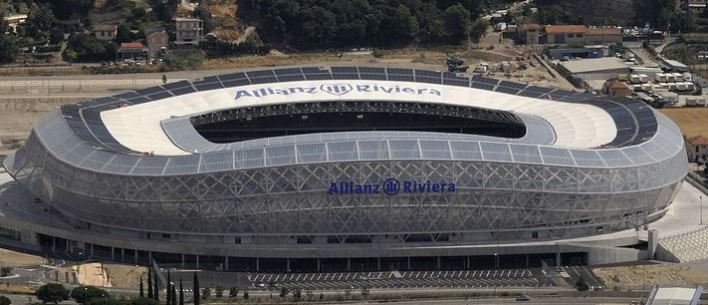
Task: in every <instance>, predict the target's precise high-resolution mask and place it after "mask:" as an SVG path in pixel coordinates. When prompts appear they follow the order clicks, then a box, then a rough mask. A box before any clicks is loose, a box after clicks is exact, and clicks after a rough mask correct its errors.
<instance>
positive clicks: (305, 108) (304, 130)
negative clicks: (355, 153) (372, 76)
mask: <svg viewBox="0 0 708 305" xmlns="http://www.w3.org/2000/svg"><path fill="white" fill-rule="evenodd" d="M191 122H192V124H193V125H194V127H195V129H196V130H197V132H198V133H199V134H200V135H201V136H202V137H204V138H205V139H207V140H209V141H211V142H214V143H231V142H239V141H247V140H255V139H260V138H269V137H278V136H291V135H301V134H313V133H328V132H346V131H418V132H440V133H459V134H475V135H484V136H494V137H505V138H520V137H523V136H524V135H525V134H526V127H525V126H524V123H523V121H522V120H521V119H520V118H519V117H518V116H516V115H515V114H513V113H510V112H505V111H497V110H488V109H480V108H474V107H460V106H451V105H441V104H425V103H412V102H411V103H406V102H395V103H394V102H354V101H352V102H347V101H336V102H316V103H293V104H284V105H276V106H262V107H248V108H237V109H230V110H223V111H218V112H212V113H206V114H201V115H199V116H195V117H192V118H191Z"/></svg>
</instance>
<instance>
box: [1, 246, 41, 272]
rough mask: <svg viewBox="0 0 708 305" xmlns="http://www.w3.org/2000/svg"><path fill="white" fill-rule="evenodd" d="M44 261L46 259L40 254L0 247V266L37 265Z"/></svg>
mask: <svg viewBox="0 0 708 305" xmlns="http://www.w3.org/2000/svg"><path fill="white" fill-rule="evenodd" d="M45 262H46V260H45V259H44V258H43V257H41V256H37V255H31V254H25V253H21V252H17V251H12V250H7V249H0V267H10V268H17V267H29V266H38V265H41V264H44V263H45Z"/></svg>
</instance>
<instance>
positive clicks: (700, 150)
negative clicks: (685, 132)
mask: <svg viewBox="0 0 708 305" xmlns="http://www.w3.org/2000/svg"><path fill="white" fill-rule="evenodd" d="M686 153H688V160H689V162H695V163H698V162H702V163H705V162H708V138H707V137H705V136H702V135H701V136H695V137H693V138H689V139H688V140H686Z"/></svg>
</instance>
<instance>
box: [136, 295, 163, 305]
mask: <svg viewBox="0 0 708 305" xmlns="http://www.w3.org/2000/svg"><path fill="white" fill-rule="evenodd" d="M130 305H160V302H158V301H155V299H153V298H143V297H139V298H135V299H132V300H130Z"/></svg>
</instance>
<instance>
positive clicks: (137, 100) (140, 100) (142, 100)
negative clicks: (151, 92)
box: [128, 96, 152, 104]
mask: <svg viewBox="0 0 708 305" xmlns="http://www.w3.org/2000/svg"><path fill="white" fill-rule="evenodd" d="M149 101H152V100H151V99H149V98H148V97H145V96H140V97H136V98H134V99H130V100H128V102H130V103H132V104H142V103H146V102H149Z"/></svg>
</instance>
